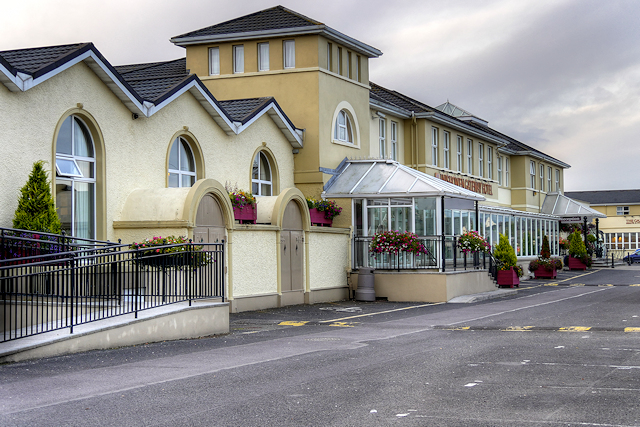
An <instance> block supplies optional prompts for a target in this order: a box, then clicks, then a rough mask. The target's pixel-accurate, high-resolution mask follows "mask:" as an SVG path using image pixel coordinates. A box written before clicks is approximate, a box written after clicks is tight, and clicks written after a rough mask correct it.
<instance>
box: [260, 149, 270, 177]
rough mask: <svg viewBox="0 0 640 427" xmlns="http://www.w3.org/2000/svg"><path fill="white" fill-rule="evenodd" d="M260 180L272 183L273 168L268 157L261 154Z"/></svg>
mask: <svg viewBox="0 0 640 427" xmlns="http://www.w3.org/2000/svg"><path fill="white" fill-rule="evenodd" d="M260 180H262V181H271V168H270V167H269V161H268V160H267V156H265V155H264V154H262V153H260Z"/></svg>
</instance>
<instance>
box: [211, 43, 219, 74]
mask: <svg viewBox="0 0 640 427" xmlns="http://www.w3.org/2000/svg"><path fill="white" fill-rule="evenodd" d="M209 74H210V75H212V76H217V75H218V74H220V48H217V47H212V48H210V49H209Z"/></svg>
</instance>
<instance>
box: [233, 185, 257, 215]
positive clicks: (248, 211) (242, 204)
mask: <svg viewBox="0 0 640 427" xmlns="http://www.w3.org/2000/svg"><path fill="white" fill-rule="evenodd" d="M227 191H229V199H231V206H233V217H234V218H235V219H236V220H238V221H240V224H255V223H256V220H257V219H258V213H257V211H256V198H255V197H254V196H253V194H251V193H248V192H246V191H244V190H238V189H233V190H227Z"/></svg>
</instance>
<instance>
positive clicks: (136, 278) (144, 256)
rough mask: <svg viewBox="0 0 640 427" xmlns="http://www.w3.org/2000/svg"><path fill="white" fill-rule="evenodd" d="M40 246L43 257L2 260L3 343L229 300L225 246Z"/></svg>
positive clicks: (0, 272)
mask: <svg viewBox="0 0 640 427" xmlns="http://www.w3.org/2000/svg"><path fill="white" fill-rule="evenodd" d="M21 238H25V237H21ZM31 243H33V242H31ZM49 244H51V243H46V245H49ZM38 249H39V253H38V254H37V255H35V254H31V255H30V256H20V257H14V258H5V259H4V260H0V295H1V297H2V305H1V307H0V321H1V322H2V329H3V337H2V341H3V342H4V341H9V340H14V339H18V338H23V337H27V336H31V335H36V334H40V333H43V332H49V331H53V330H57V329H64V328H70V332H71V333H73V327H74V326H75V325H80V324H83V323H88V322H93V321H96V320H101V319H106V318H109V317H114V316H119V315H123V314H128V313H135V315H136V317H137V313H138V311H141V310H145V309H150V308H154V307H159V306H162V305H167V304H173V303H178V302H183V301H188V302H189V304H191V301H192V300H198V299H209V298H221V299H222V301H224V298H225V293H224V292H225V285H224V264H225V260H224V243H216V244H198V245H195V244H193V243H186V244H179V245H165V246H154V247H152V248H151V249H137V250H130V249H129V247H128V246H126V245H112V244H107V245H94V246H93V247H90V248H81V247H80V246H76V247H75V249H76V250H73V251H60V248H58V249H57V251H55V252H54V251H53V248H44V249H45V250H44V251H43V250H42V249H43V248H42V246H41V247H40V248H38ZM64 249H66V247H65V248H64ZM45 252H50V253H45ZM26 253H29V252H23V254H26Z"/></svg>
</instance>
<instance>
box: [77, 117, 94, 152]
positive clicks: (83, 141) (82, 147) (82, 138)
mask: <svg viewBox="0 0 640 427" xmlns="http://www.w3.org/2000/svg"><path fill="white" fill-rule="evenodd" d="M73 123H74V126H73V128H74V129H73V138H74V139H73V142H74V144H73V148H74V150H75V153H74V155H76V156H80V157H93V144H92V143H91V136H89V131H88V130H87V127H86V126H85V125H84V124H82V122H81V121H80V120H78V119H77V118H74V120H73Z"/></svg>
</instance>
